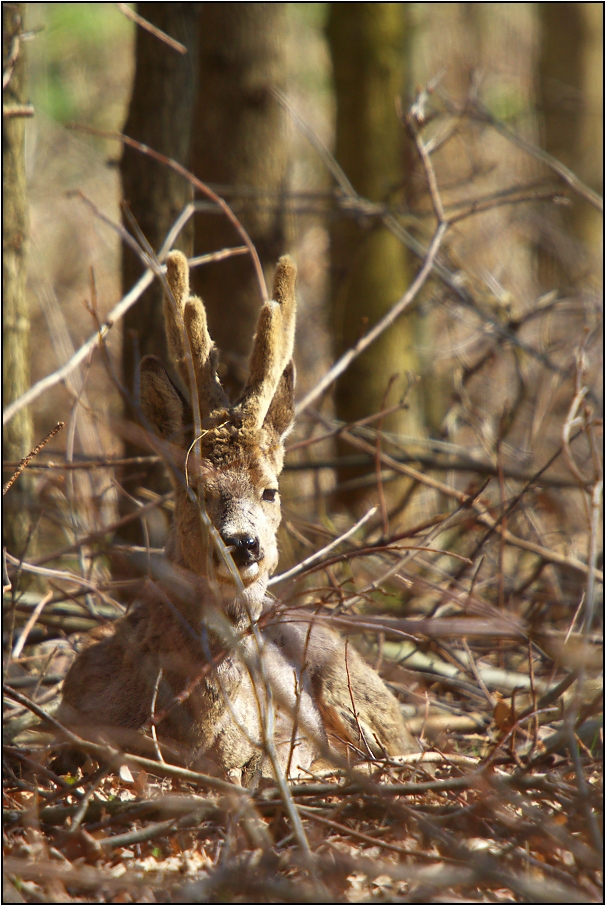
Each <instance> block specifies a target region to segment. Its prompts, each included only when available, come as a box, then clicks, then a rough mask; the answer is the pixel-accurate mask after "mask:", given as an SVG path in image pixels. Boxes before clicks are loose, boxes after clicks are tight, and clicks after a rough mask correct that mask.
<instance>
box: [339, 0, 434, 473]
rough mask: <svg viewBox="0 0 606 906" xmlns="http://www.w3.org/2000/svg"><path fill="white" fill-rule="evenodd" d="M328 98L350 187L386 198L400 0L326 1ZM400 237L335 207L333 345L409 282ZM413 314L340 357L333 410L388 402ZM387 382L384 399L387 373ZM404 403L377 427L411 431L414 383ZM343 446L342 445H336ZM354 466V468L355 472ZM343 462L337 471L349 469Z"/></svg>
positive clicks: (398, 73)
mask: <svg viewBox="0 0 606 906" xmlns="http://www.w3.org/2000/svg"><path fill="white" fill-rule="evenodd" d="M327 31H328V40H329V44H330V50H331V55H332V62H333V72H334V83H335V92H336V102H337V120H336V151H335V156H336V159H337V161H338V163H339V164H340V165H341V167H342V168H343V170H344V172H345V174H346V176H347V177H348V179H349V180H350V182H351V183H352V185H353V187H354V189H355V190H356V192H358V193H359V194H360V195H361V196H362V197H363V198H366V199H369V200H370V201H373V202H384V203H389V204H392V205H395V204H397V203H398V201H399V200H401V198H402V188H403V184H404V178H405V174H404V163H403V161H404V151H403V129H402V126H401V124H400V122H399V121H398V117H397V115H396V108H395V101H396V98H398V97H400V96H401V95H402V92H403V90H404V83H405V37H406V34H405V18H404V4H401V3H332V4H331V7H330V16H329V21H328V26H327ZM410 279H411V277H410V264H409V260H408V255H407V253H406V250H405V248H404V246H403V245H402V244H401V242H400V241H399V240H398V239H397V238H396V237H395V236H394V235H393V234H392V233H390V232H389V231H388V230H387V229H386V228H385V227H384V226H383V225H382V223H381V222H380V220H378V219H377V220H376V221H375V222H371V221H369V220H368V219H367V218H364V219H362V218H360V219H356V218H355V216H340V217H339V219H338V220H336V221H335V223H334V226H333V228H332V231H331V298H332V307H333V318H334V335H335V344H336V353H337V355H340V354H341V353H342V352H343V351H344V350H345V349H347V348H349V347H350V346H352V345H353V344H354V343H355V342H356V341H357V339H358V338H359V337H360V335H362V334H363V333H365V332H366V331H367V329H368V328H369V327H372V325H373V324H375V323H376V322H377V321H378V320H379V319H380V318H381V317H382V316H383V315H384V314H385V312H386V311H387V310H388V309H389V308H390V307H391V306H392V305H393V304H394V303H395V302H396V301H397V300H398V299H399V298H400V296H401V295H403V293H404V292H405V290H406V288H407V287H408V285H409V283H410ZM414 346H415V319H414V317H411V316H410V315H403V316H402V317H401V318H400V319H399V320H398V321H397V322H396V323H395V324H394V325H393V326H392V328H391V329H390V330H388V331H387V332H386V333H384V334H383V335H382V336H381V337H380V338H379V339H378V340H376V341H375V342H374V343H373V344H372V346H371V347H370V348H369V349H368V350H367V351H366V352H365V353H364V354H363V355H361V356H359V357H358V358H357V359H356V360H355V361H354V362H353V363H352V365H350V367H349V368H348V370H347V371H346V373H345V374H344V375H343V376H342V377H341V378H340V380H339V381H338V383H337V388H336V399H335V402H336V414H337V417H338V418H339V419H341V420H343V421H344V422H352V421H356V420H357V419H361V418H364V417H365V416H368V415H371V414H372V413H375V412H378V411H380V409H381V408H382V407H384V406H385V404H386V402H387V403H388V404H392V403H394V401H396V400H397V399H398V396H399V395H401V394H402V392H403V390H404V388H405V387H406V385H407V383H408V377H407V372H413V373H415V372H416V371H417V368H418V365H417V358H416V355H415V349H414ZM392 375H397V377H396V379H395V382H394V383H395V386H394V387H393V388H392V392H391V393H390V395H389V399H388V400H386V393H387V390H388V387H389V385H390V381H391V379H392ZM408 402H409V408H408V409H407V410H402V411H400V412H398V413H397V414H395V415H392V416H390V417H389V418H388V419H386V420H385V423H384V427H385V428H387V429H389V430H391V431H398V432H401V433H403V434H407V435H415V436H416V435H418V434H419V432H420V431H421V426H422V418H421V416H420V412H419V410H418V406H417V404H416V393H415V392H414V390H413V391H412V392H411V393H409V395H408ZM342 452H343V453H346V452H347V453H351V449H347V448H346V447H343V448H342ZM358 474H359V473H358ZM352 475H353V473H352V471H351V470H343V471H342V473H341V475H340V476H339V477H340V478H342V479H346V478H351V477H352Z"/></svg>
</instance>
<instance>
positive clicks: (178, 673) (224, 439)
mask: <svg viewBox="0 0 606 906" xmlns="http://www.w3.org/2000/svg"><path fill="white" fill-rule="evenodd" d="M295 279H296V269H295V266H294V264H293V262H292V261H291V259H290V258H289V257H288V256H285V257H283V258H281V259H280V261H279V263H278V267H277V271H276V276H275V282H274V293H273V300H272V301H269V302H267V303H266V304H265V305H264V306H263V308H262V310H261V314H260V317H259V323H258V328H257V333H256V336H255V340H254V345H253V352H252V357H251V364H250V375H249V378H248V382H247V384H246V387H245V388H244V391H243V393H242V396H241V398H240V400H239V401H238V402H237V403H236V404H234V405H230V402H229V400H228V399H227V396H226V395H225V393H224V391H223V388H222V387H221V384H220V382H219V378H218V376H217V372H216V364H217V353H216V350H215V349H214V347H213V343H212V341H211V339H210V336H209V334H208V330H207V326H206V313H205V310H204V306H203V304H202V302H201V300H200V299H198V298H196V297H192V296H190V294H189V269H188V264H187V259H186V258H185V257H184V255H182V254H181V253H180V252H177V251H173V252H171V253H170V254H169V256H168V259H167V285H168V287H169V289H170V294H168V295H166V297H165V317H166V330H167V335H168V341H169V348H170V351H171V355H172V357H173V360H174V364H175V365H176V367H177V368H178V370H179V373H180V375H181V378H182V379H183V382H184V384H185V386H186V387H188V388H189V392H190V399H191V404H190V403H188V402H187V401H186V400H185V399H184V398H183V396H182V394H181V393H180V391H179V390H178V389H177V387H176V386H175V385H174V384H173V382H172V381H171V379H170V378H169V376H168V373H167V371H166V369H165V367H164V365H163V364H162V362H160V360H159V359H157V358H155V357H153V356H149V357H147V358H145V359H144V360H143V362H142V363H141V408H142V412H143V414H144V416H145V419H146V420H147V422H148V423H149V424H150V425H151V426H152V428H153V431H154V435H155V437H156V440H155V443H156V445H157V447H159V448H160V449H161V450H162V452H163V453H164V455H165V457H166V459H167V461H168V464H169V466H170V467H171V476H172V480H173V485H174V488H175V495H176V499H175V514H174V520H173V526H172V530H171V535H170V537H169V541H168V544H167V546H166V550H165V556H164V558H163V560H162V561H161V562H160V566H159V567H158V568H157V570H156V579H157V581H156V582H148V588H147V591H146V593H145V594H144V595H143V596H142V598H141V600H140V601H139V602H138V603H136V604H135V605H134V606H133V607H132V608H131V610H130V611H129V613H128V614H127V615H126V616H125V617H123V618H121V619H120V620H119V621H118V622H117V623H116V624H115V625H114V626H113V627H111V628H110V629H107V628H105V627H104V628H102V629H101V630H97V631H96V632H94V633H92V634H91V637H90V639H89V642H88V645H87V647H86V648H84V650H82V651H81V652H80V653H79V655H78V656H77V658H76V660H75V661H74V663H73V665H72V667H71V669H70V670H69V673H68V675H67V677H66V679H65V684H64V688H63V702H62V706H61V710H60V714H59V717H60V719H62V720H63V721H65V722H66V723H67V724H68V725H70V726H72V727H74V726H78V727H80V729H81V730H82V728H83V727H84V728H86V727H88V730H89V731H90V730H91V728H95V729H96V730H97V732H99V731H100V730H101V729H102V728H106V729H110V730H111V734H112V735H113V736H114V738H115V733H116V732H122V734H123V736H122V738H123V739H126V738H127V736H128V733H129V732H130V737H131V738H130V740H129V744H131V745H132V744H133V738H134V739H135V740H136V744H137V745H138V746H139V748H140V747H141V745H142V744H143V743H144V742H145V740H146V737H145V736H144V735H143V732H141V730H142V728H145V727H146V726H147V727H150V725H157V727H158V735H159V737H160V740H161V741H162V742H163V743H164V744H166V745H167V746H168V747H169V748H170V747H172V748H173V749H175V748H176V749H177V752H178V754H179V757H181V758H182V759H184V760H185V762H186V763H188V764H194V765H196V766H197V767H198V769H199V770H202V769H205V770H214V772H215V773H217V772H219V773H223V774H224V775H226V776H227V777H229V778H231V779H233V780H235V781H236V782H239V783H245V784H246V783H249V782H250V781H251V780H252V779H253V777H255V776H259V774H266V775H272V773H275V772H276V771H277V770H281V771H283V772H285V773H290V774H291V775H292V776H296V775H297V773H298V772H299V771H304V770H306V769H308V768H309V767H310V766H311V764H312V763H313V762H314V761H315V760H317V759H318V757H319V756H320V755H321V754H322V753H324V755H325V754H326V753H327V752H328V753H329V752H330V750H333V751H336V752H339V753H341V754H345V753H356V752H358V753H360V752H361V753H362V754H368V753H371V754H375V755H381V754H385V753H387V754H389V755H396V754H402V753H405V752H410V751H417V746H416V743H415V742H414V740H413V739H412V737H411V736H410V735H409V733H408V731H407V729H406V728H405V726H404V723H403V720H402V716H401V713H400V708H399V705H398V702H397V700H396V698H395V697H394V696H393V695H392V693H391V692H389V691H388V689H387V688H386V686H385V685H384V684H383V681H382V680H381V679H380V677H379V676H378V674H377V673H376V672H375V671H374V670H372V669H371V668H370V667H369V666H368V665H367V664H366V663H365V662H364V661H363V659H362V658H361V656H360V655H359V654H358V653H357V652H356V651H355V650H354V649H353V647H352V646H348V645H347V644H346V643H344V642H343V640H342V639H341V638H340V637H339V636H338V635H336V634H335V633H334V632H332V630H330V629H327V628H325V627H324V626H321V625H318V623H314V622H313V620H312V619H311V617H310V615H309V614H308V615H306V616H305V615H303V616H302V620H301V621H294V618H292V617H289V618H287V619H283V620H281V621H277V622H276V621H275V620H274V622H273V623H272V622H271V620H270V619H269V617H268V616H266V615H267V614H268V612H269V611H270V609H271V606H272V602H271V600H270V599H269V598H268V597H267V596H266V588H267V582H268V579H269V576H270V575H271V573H272V572H273V570H274V569H275V567H276V565H277V562H278V550H277V545H276V532H277V529H278V524H279V522H280V499H279V495H278V476H279V474H280V472H281V470H282V465H283V459H284V446H283V442H284V437H285V435H286V434H287V432H288V431H289V429H290V427H291V425H292V421H293V417H294V367H293V362H292V353H293V344H294V329H295V309H296V301H295Z"/></svg>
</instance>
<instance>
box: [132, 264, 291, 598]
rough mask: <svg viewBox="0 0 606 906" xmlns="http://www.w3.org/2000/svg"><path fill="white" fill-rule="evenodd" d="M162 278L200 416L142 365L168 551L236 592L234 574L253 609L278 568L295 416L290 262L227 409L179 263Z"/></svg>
mask: <svg viewBox="0 0 606 906" xmlns="http://www.w3.org/2000/svg"><path fill="white" fill-rule="evenodd" d="M167 279H168V285H169V287H170V290H171V294H172V296H173V297H174V299H173V300H172V301H174V303H175V307H174V310H173V309H172V308H170V307H169V306H168V305H167V306H165V315H166V322H167V332H168V338H169V345H170V348H171V352H172V354H173V358H174V360H175V363H176V365H177V367H178V368H179V370H180V372H181V376H182V377H183V379H184V381H185V383H186V384H188V386H189V387H190V388H191V386H192V379H193V380H195V384H194V389H195V392H194V393H192V394H191V396H192V397H194V398H196V400H197V402H196V405H197V406H198V413H199V416H198V419H197V420H196V421H197V423H198V426H197V428H195V427H194V426H193V422H194V419H193V411H192V408H191V406H190V404H189V403H188V402H187V401H186V400H185V399H184V398H183V396H182V395H181V394H180V393H179V391H178V389H177V388H176V387H175V385H174V384H173V382H172V381H171V379H170V377H169V376H168V373H167V371H166V369H165V368H164V366H163V364H162V363H161V362H160V361H159V360H158V359H156V358H154V357H151V356H150V357H148V358H146V359H144V360H143V362H142V364H141V406H142V410H143V413H144V415H145V416H146V418H147V419H148V421H149V422H150V423H151V425H152V426H153V428H154V430H155V433H156V434H157V435H159V437H160V438H161V439H162V440H163V441H165V442H166V443H165V445H164V446H165V452H167V453H168V458H169V460H172V463H171V465H172V474H173V480H174V484H175V490H176V508H175V521H174V537H173V541H172V544H171V545H170V550H167V553H168V555H169V557H170V558H171V559H173V560H176V561H178V562H181V563H183V565H184V566H186V567H187V568H188V569H189V570H191V571H192V572H195V573H197V574H199V575H203V576H206V577H208V578H212V579H213V580H216V581H217V582H218V583H219V584H220V585H222V586H228V587H229V586H235V585H236V584H239V583H237V581H236V579H235V577H234V573H233V567H234V566H235V568H236V569H237V571H238V574H239V580H240V582H241V584H242V585H243V586H244V588H245V589H247V590H248V591H249V592H250V594H251V595H252V597H253V598H254V599H257V600H258V601H260V600H261V598H262V596H263V593H264V592H265V588H266V585H267V580H268V578H269V576H270V575H271V573H272V572H273V571H274V570H275V568H276V565H277V562H278V550H277V544H276V532H277V528H278V525H279V523H280V496H279V493H278V476H279V475H280V472H281V470H282V464H283V458H284V448H283V439H284V436H285V434H286V433H287V432H288V430H289V428H290V426H291V424H292V420H293V413H294V368H293V364H292V360H291V356H292V346H293V338H294V307H295V298H294V280H295V270H294V266H293V265H292V262H291V261H290V259H281V261H280V263H279V265H278V271H277V273H276V281H275V286H274V296H275V301H272V302H269V303H266V305H265V306H264V307H263V309H262V311H261V316H260V319H259V326H258V329H257V334H256V337H255V343H254V348H253V354H252V360H251V371H250V377H249V380H248V383H247V385H246V387H245V389H244V392H243V395H242V398H241V399H240V400H239V402H238V403H237V404H235V405H233V406H232V405H230V404H229V401H228V400H227V397H226V396H225V394H224V392H223V390H222V388H221V385H220V383H219V380H218V377H217V375H216V367H215V365H216V358H215V355H216V354H215V351H214V349H213V346H212V341H211V340H210V337H209V336H208V332H207V329H206V317H205V313H204V308H203V306H202V303H201V301H200V300H199V299H196V298H191V297H189V295H188V292H189V290H188V285H187V284H188V271H187V262H186V260H185V258H184V256H183V255H181V253H180V252H171V254H170V255H169V257H168V260H167ZM179 315H181V319H182V325H181V326H182V330H181V331H180V330H179V329H178V328H179V323H178V322H179ZM206 517H208V519H206ZM208 522H210V525H211V526H212V528H213V529H214V530H216V534H215V533H213V532H212V531H209V530H208ZM218 539H220V541H219V540H218ZM225 550H227V551H228V552H229V554H230V555H231V561H233V562H230V561H229V558H228V557H226V556H225ZM249 596H250V595H249Z"/></svg>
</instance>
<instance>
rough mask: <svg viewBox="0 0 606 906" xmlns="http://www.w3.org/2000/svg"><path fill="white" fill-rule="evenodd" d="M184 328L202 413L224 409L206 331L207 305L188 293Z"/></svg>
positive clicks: (213, 349)
mask: <svg viewBox="0 0 606 906" xmlns="http://www.w3.org/2000/svg"><path fill="white" fill-rule="evenodd" d="M185 329H186V330H187V336H188V339H189V347H190V349H191V354H192V358H193V361H194V373H195V376H196V384H197V387H198V400H199V403H200V411H201V413H203V414H204V415H210V414H211V413H212V412H214V411H215V410H217V409H227V408H228V407H229V400H228V398H227V394H226V393H225V391H224V390H223V387H222V386H221V381H220V380H219V376H218V374H217V364H218V362H217V359H218V355H217V349H216V347H215V345H214V343H213V341H212V340H211V338H210V334H209V332H208V327H207V324H206V309H205V308H204V304H203V302H202V300H201V299H199V298H198V297H197V296H190V297H189V299H188V300H187V303H186V305H185Z"/></svg>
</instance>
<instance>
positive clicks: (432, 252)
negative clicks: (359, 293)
mask: <svg viewBox="0 0 606 906" xmlns="http://www.w3.org/2000/svg"><path fill="white" fill-rule="evenodd" d="M446 230H447V224H444V223H441V224H440V225H439V226H438V229H437V230H436V232H435V235H434V237H433V239H432V241H431V244H430V246H429V248H428V250H427V254H426V256H425V261H424V263H423V266H422V267H421V269H420V270H419V272H418V274H417V275H416V277H415V279H414V280H413V282H412V283H411V285H410V286H409V288H408V289H407V290H406V292H405V293H404V295H403V296H402V298H401V299H399V300H398V302H396V303H395V304H394V305H392V307H391V308H390V309H389V311H388V312H387V314H385V315H383V317H382V318H381V319H380V320H379V321H377V323H376V324H375V325H374V327H373V328H372V329H371V330H369V331H368V333H366V334H364V336H363V337H361V338H360V339H359V340H358V342H357V343H356V344H355V346H352V347H351V349H348V350H347V352H345V353H344V354H343V355H342V356H341V358H340V359H339V360H338V361H337V362H336V363H335V364H334V365H333V366H332V368H331V369H330V371H328V372H327V373H326V374H325V375H324V377H323V378H322V380H320V381H319V382H318V383H317V384H316V386H315V387H314V389H313V390H310V392H309V393H308V394H307V396H306V397H304V398H303V399H302V400H301V401H300V403H299V404H298V405H297V407H296V414H297V415H300V414H301V412H304V411H305V409H307V408H308V407H309V406H311V404H312V403H314V402H315V401H316V400H317V399H318V397H320V396H322V394H323V393H324V392H325V391H326V390H327V389H328V388H329V387H330V386H331V384H333V383H334V382H335V381H336V379H337V378H338V377H339V376H340V375H341V374H343V372H344V371H346V370H347V368H349V366H350V364H351V363H352V362H353V360H354V359H356V358H357V357H358V356H359V355H360V354H361V353H362V352H364V350H365V349H368V347H369V346H370V345H371V343H373V342H374V341H375V340H376V339H377V337H379V336H380V335H381V334H382V333H383V332H384V331H385V330H387V328H388V327H391V325H392V324H393V323H394V321H396V320H397V319H398V318H399V316H400V315H401V314H402V312H403V311H404V310H405V309H406V308H408V306H409V305H410V303H411V302H412V301H413V300H414V299H415V298H416V296H417V294H418V293H419V291H420V290H421V288H422V286H423V284H424V283H425V281H426V280H427V278H428V277H429V275H430V273H431V271H432V268H433V264H434V261H435V258H436V256H437V254H438V251H439V249H440V246H441V244H442V240H443V238H444V235H445V233H446Z"/></svg>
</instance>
